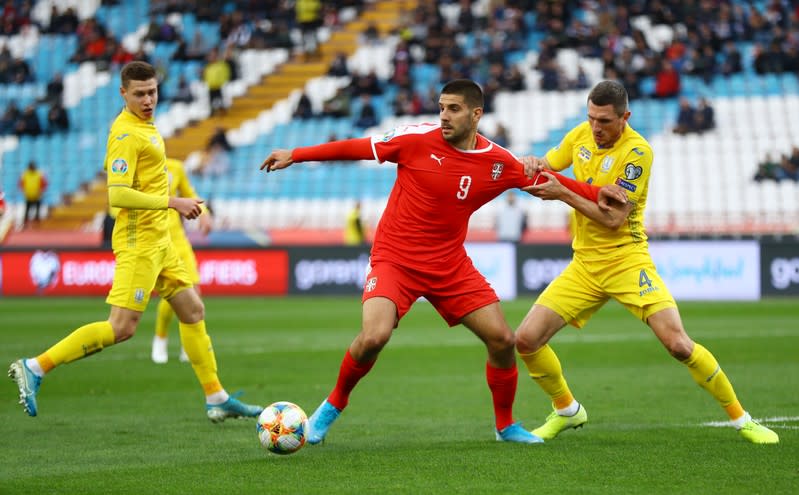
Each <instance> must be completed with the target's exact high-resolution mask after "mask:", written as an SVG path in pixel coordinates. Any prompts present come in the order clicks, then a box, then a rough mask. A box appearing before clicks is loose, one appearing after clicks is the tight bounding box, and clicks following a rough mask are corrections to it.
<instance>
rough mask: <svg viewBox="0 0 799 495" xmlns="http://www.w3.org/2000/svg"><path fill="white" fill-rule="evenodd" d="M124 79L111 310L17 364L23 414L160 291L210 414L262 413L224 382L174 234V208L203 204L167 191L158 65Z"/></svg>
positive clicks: (134, 69) (130, 328) (114, 152)
mask: <svg viewBox="0 0 799 495" xmlns="http://www.w3.org/2000/svg"><path fill="white" fill-rule="evenodd" d="M121 82H122V85H121V87H120V89H119V92H120V94H121V95H122V99H123V100H124V101H125V108H124V109H123V110H122V112H120V114H119V116H118V117H117V118H116V120H115V121H114V123H113V124H112V126H111V132H110V133H109V136H108V147H107V151H106V158H105V167H106V170H107V171H108V202H109V205H110V206H111V207H112V208H119V213H118V214H117V217H116V223H115V226H114V233H113V239H112V247H113V250H114V256H115V258H116V268H115V271H114V281H113V285H112V287H111V291H110V292H109V294H108V297H107V299H106V302H107V303H108V304H109V305H110V306H111V312H110V315H109V317H108V319H107V320H104V321H97V322H94V323H89V324H88V325H84V326H82V327H80V328H78V329H76V330H75V331H73V332H72V333H71V334H69V335H68V336H67V337H65V338H64V339H62V340H61V341H60V342H58V343H57V344H55V345H54V346H52V347H50V348H49V349H47V350H46V351H45V352H44V353H42V354H40V355H39V356H37V357H34V358H28V359H19V360H17V361H14V362H13V363H11V367H10V368H9V370H8V374H9V376H10V377H11V378H12V379H13V380H14V381H15V382H16V383H17V387H18V388H19V394H20V403H21V404H22V405H23V407H24V409H25V411H26V412H27V413H28V415H30V416H36V414H37V404H36V395H37V393H38V391H39V387H40V385H41V381H42V378H43V377H44V375H45V374H46V373H48V372H50V371H52V370H53V369H54V368H55V367H56V366H59V365H61V364H66V363H70V362H72V361H75V360H77V359H81V358H84V357H86V356H89V355H91V354H94V353H96V352H100V351H101V350H103V348H105V347H108V346H111V345H113V344H117V343H119V342H124V341H125V340H128V339H129V338H131V337H132V336H133V334H134V332H135V331H136V326H137V325H138V323H139V320H140V319H141V315H142V312H143V311H144V310H145V308H146V307H147V302H148V301H149V299H150V293H151V292H152V291H153V289H155V290H157V291H158V293H159V294H160V295H161V297H163V298H165V299H166V300H168V301H169V303H170V304H171V305H172V308H173V309H174V310H175V313H176V314H177V316H178V319H179V320H180V337H181V342H182V344H183V347H184V349H185V350H186V354H188V356H189V359H190V361H191V364H192V367H193V368H194V373H195V375H197V379H198V380H199V382H200V384H201V385H202V388H203V391H204V393H205V403H206V414H207V416H208V418H209V419H210V420H211V421H213V422H219V421H224V420H225V419H226V418H236V417H243V416H257V415H258V414H259V413H260V412H261V411H262V408H261V407H259V406H255V405H248V404H243V403H242V402H240V401H239V400H237V399H235V398H234V397H231V396H229V395H228V393H227V392H226V391H225V389H224V388H223V387H222V384H221V383H220V381H219V377H218V376H217V368H216V358H215V356H214V351H213V348H212V346H211V339H210V338H209V337H208V334H207V333H206V331H205V314H204V313H205V308H204V306H203V302H202V300H201V299H200V297H199V295H198V293H197V291H196V290H195V289H194V286H193V285H192V282H191V279H190V277H189V274H188V272H187V270H186V267H185V266H184V265H183V262H182V261H181V260H180V258H179V257H178V255H177V253H176V252H175V247H174V245H173V244H172V241H171V240H170V237H169V231H168V220H167V212H168V209H174V210H175V211H177V212H178V213H179V214H180V215H182V216H183V217H186V218H188V219H194V218H197V216H199V215H200V213H201V211H202V210H201V204H202V201H201V200H199V199H197V198H180V197H170V196H169V187H168V183H167V172H166V166H165V159H166V155H165V151H164V140H163V139H162V138H161V135H160V134H159V133H158V130H157V129H156V128H155V124H154V123H153V115H154V113H155V108H156V104H157V103H158V83H157V81H156V77H155V70H154V69H153V67H152V66H151V65H149V64H147V63H145V62H139V61H135V62H131V63H129V64H127V65H125V66H124V67H123V68H122V72H121Z"/></svg>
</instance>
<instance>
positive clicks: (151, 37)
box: [144, 18, 178, 43]
mask: <svg viewBox="0 0 799 495" xmlns="http://www.w3.org/2000/svg"><path fill="white" fill-rule="evenodd" d="M177 37H178V32H177V31H176V30H175V27H174V26H172V25H171V24H169V23H168V22H163V23H160V24H159V23H158V21H156V20H155V19H153V18H150V25H149V26H148V28H147V34H145V35H144V40H145V41H153V42H156V43H158V42H160V41H166V42H172V41H175V40H176V39H177Z"/></svg>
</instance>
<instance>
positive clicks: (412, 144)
mask: <svg viewBox="0 0 799 495" xmlns="http://www.w3.org/2000/svg"><path fill="white" fill-rule="evenodd" d="M372 150H373V152H374V156H375V159H376V160H377V161H379V162H381V163H382V162H385V161H388V162H394V163H396V164H397V179H396V181H395V182H394V187H393V188H392V190H391V195H390V196H389V198H388V204H387V205H386V209H385V211H384V212H383V216H382V218H381V219H380V223H379V224H378V226H377V231H376V232H375V238H374V244H373V246H372V258H373V260H374V261H391V262H395V263H398V264H401V265H403V266H406V267H410V268H415V269H418V270H422V271H427V272H429V271H431V269H433V270H434V269H435V267H436V266H441V265H445V266H448V265H451V264H452V263H454V260H455V259H458V258H459V257H461V256H465V255H466V249H465V248H464V246H463V243H464V241H465V240H466V232H467V229H468V226H469V217H470V216H471V215H472V213H474V212H475V211H476V210H477V209H479V208H480V207H481V206H483V205H484V204H486V203H488V202H489V201H491V200H492V199H494V198H496V197H497V196H499V195H500V194H502V192H504V191H506V190H508V189H512V188H521V187H526V186H529V185H531V184H532V183H533V180H532V179H530V178H529V177H527V176H525V174H524V167H523V165H522V163H521V162H520V161H519V160H518V159H517V158H516V157H515V156H514V155H513V154H512V153H511V152H510V151H508V150H506V149H504V148H502V147H501V146H499V145H497V144H496V143H493V142H491V141H490V140H488V139H486V138H485V137H483V136H480V135H479V134H478V136H477V146H476V148H475V149H474V150H460V149H458V148H455V147H453V146H452V145H450V144H449V143H448V142H447V141H446V140H444V138H443V136H442V135H441V126H440V125H439V124H419V125H407V126H401V127H397V128H396V129H393V130H391V131H389V132H387V133H386V134H384V135H382V136H374V137H372Z"/></svg>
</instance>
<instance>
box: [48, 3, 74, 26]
mask: <svg viewBox="0 0 799 495" xmlns="http://www.w3.org/2000/svg"><path fill="white" fill-rule="evenodd" d="M79 24H80V19H79V18H78V14H77V12H76V11H75V8H74V7H67V8H66V10H64V12H63V13H61V14H59V13H58V9H57V8H56V4H55V3H53V6H52V8H51V10H50V25H49V26H48V28H47V32H48V33H50V34H75V31H77V29H78V25H79Z"/></svg>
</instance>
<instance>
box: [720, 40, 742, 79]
mask: <svg viewBox="0 0 799 495" xmlns="http://www.w3.org/2000/svg"><path fill="white" fill-rule="evenodd" d="M742 71H743V64H742V63H741V51H740V50H738V46H737V45H736V44H735V42H734V41H732V40H730V41H727V42H726V43H725V44H724V53H723V60H722V62H721V73H722V74H723V75H725V76H730V75H732V74H739V73H740V72H742Z"/></svg>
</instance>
